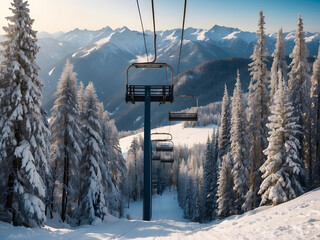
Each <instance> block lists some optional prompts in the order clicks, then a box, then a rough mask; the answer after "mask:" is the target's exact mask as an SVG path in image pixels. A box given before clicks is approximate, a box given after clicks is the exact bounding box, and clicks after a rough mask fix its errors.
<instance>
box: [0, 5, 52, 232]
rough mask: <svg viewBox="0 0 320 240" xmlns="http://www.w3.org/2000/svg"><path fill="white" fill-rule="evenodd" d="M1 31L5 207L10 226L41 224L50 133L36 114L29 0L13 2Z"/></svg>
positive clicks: (39, 85)
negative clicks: (6, 172)
mask: <svg viewBox="0 0 320 240" xmlns="http://www.w3.org/2000/svg"><path fill="white" fill-rule="evenodd" d="M11 6H12V7H11V8H10V10H11V11H12V13H13V16H11V17H7V18H6V19H7V20H8V22H9V24H8V27H4V31H5V33H6V34H5V39H6V40H5V41H4V42H3V43H2V46H3V54H2V56H3V62H2V64H1V65H2V66H1V72H2V75H3V76H2V79H1V86H0V88H1V89H2V101H1V113H0V116H1V121H0V122H1V134H0V135H1V139H0V151H1V152H0V155H1V160H0V161H6V162H7V165H8V166H10V168H9V169H8V174H7V176H8V189H9V191H8V195H7V203H6V208H7V209H8V210H9V211H10V216H9V218H10V221H12V222H13V224H14V225H25V226H29V227H34V226H42V225H43V224H44V222H45V220H46V217H45V206H44V203H43V202H44V201H45V199H46V196H47V191H46V184H45V183H46V179H44V178H46V176H48V175H49V167H48V159H47V158H46V157H47V152H46V151H47V146H46V143H47V142H46V140H45V137H47V136H48V135H49V131H48V129H47V128H46V126H45V125H44V120H43V116H42V114H41V109H40V107H41V91H42V86H43V85H42V81H41V80H40V78H39V67H38V65H37V64H36V62H35V60H36V54H37V52H38V51H39V48H38V46H37V38H36V32H35V31H34V30H32V25H33V22H34V20H33V19H31V18H30V15H29V8H28V2H27V1H23V0H13V2H12V3H11Z"/></svg>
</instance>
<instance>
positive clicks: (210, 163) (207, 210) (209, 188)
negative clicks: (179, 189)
mask: <svg viewBox="0 0 320 240" xmlns="http://www.w3.org/2000/svg"><path fill="white" fill-rule="evenodd" d="M214 138H215V135H213V139H212V141H210V139H209V138H208V140H207V147H206V152H205V158H204V161H203V194H204V199H205V201H204V211H203V212H204V216H203V220H204V221H211V220H212V219H213V217H214V214H215V201H214V200H215V194H216V193H215V190H216V189H214V185H213V184H212V182H213V177H214V176H215V175H216V173H214V170H216V169H215V167H214V165H215V162H214V160H215V159H214V149H213V148H214V146H213V143H214Z"/></svg>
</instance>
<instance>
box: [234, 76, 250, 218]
mask: <svg viewBox="0 0 320 240" xmlns="http://www.w3.org/2000/svg"><path fill="white" fill-rule="evenodd" d="M243 105H244V103H243V96H242V91H241V83H240V74H239V71H238V74H237V79H236V85H235V88H234V92H233V98H232V104H231V112H232V117H231V130H230V136H231V137H230V140H231V156H232V159H233V169H232V176H233V182H234V191H235V204H236V207H235V213H236V214H239V213H241V212H242V205H243V204H244V201H245V194H246V193H247V192H248V182H247V178H248V170H247V166H246V161H247V156H246V155H247V154H246V151H247V150H246V141H245V116H244V106H243Z"/></svg>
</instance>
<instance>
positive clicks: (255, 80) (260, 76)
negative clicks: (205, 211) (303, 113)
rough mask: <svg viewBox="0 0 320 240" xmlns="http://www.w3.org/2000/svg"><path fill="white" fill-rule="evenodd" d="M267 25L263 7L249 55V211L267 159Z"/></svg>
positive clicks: (255, 200)
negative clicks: (261, 168)
mask: <svg viewBox="0 0 320 240" xmlns="http://www.w3.org/2000/svg"><path fill="white" fill-rule="evenodd" d="M264 25H265V21H264V16H263V13H262V11H260V17H259V21H258V27H259V29H258V32H257V37H258V42H257V44H256V45H255V47H254V52H253V54H252V56H251V57H250V58H251V59H252V61H253V62H252V63H250V64H249V66H250V69H249V70H250V75H251V76H252V78H251V82H250V85H249V97H248V108H247V119H248V128H247V133H248V142H249V144H248V146H250V149H249V158H248V169H249V185H250V189H249V192H248V193H247V195H246V201H245V205H244V209H245V210H246V211H247V210H250V209H253V208H255V207H257V206H258V205H259V202H260V197H259V196H258V190H259V186H260V183H261V175H260V174H259V168H260V166H261V165H262V164H263V163H264V161H265V156H264V154H263V152H262V151H263V150H264V149H265V148H266V147H267V135H268V130H267V127H266V124H267V121H268V115H269V109H268V104H269V98H268V97H269V93H268V90H267V83H268V75H269V73H268V71H267V65H266V62H267V59H266V58H267V56H268V50H267V48H266V40H265V36H264V33H265V31H264Z"/></svg>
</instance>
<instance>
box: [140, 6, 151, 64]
mask: <svg viewBox="0 0 320 240" xmlns="http://www.w3.org/2000/svg"><path fill="white" fill-rule="evenodd" d="M137 7H138V12H139V17H140V23H141V28H142V35H143V41H144V48H145V50H146V55H147V62H149V59H148V50H147V44H146V35H145V33H144V27H143V21H142V17H141V11H140V5H139V0H137Z"/></svg>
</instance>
